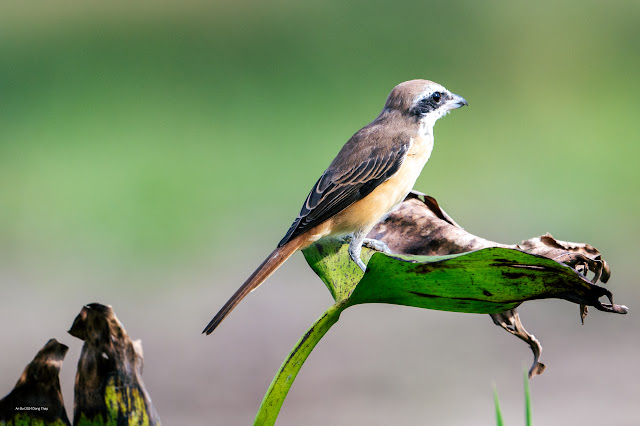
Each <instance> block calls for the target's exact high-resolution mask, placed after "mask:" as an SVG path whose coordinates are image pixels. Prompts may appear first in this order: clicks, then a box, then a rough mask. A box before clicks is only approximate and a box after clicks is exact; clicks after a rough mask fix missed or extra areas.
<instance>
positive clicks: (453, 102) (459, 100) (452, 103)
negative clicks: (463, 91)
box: [445, 93, 469, 111]
mask: <svg viewBox="0 0 640 426" xmlns="http://www.w3.org/2000/svg"><path fill="white" fill-rule="evenodd" d="M465 105H469V104H468V103H467V101H466V99H465V98H463V97H462V96H458V95H456V94H455V93H452V94H451V99H448V100H447V102H446V103H445V108H446V109H447V111H451V110H452V109H458V108H460V107H463V106H465Z"/></svg>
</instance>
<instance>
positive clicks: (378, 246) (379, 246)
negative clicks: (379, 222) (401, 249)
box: [362, 238, 391, 254]
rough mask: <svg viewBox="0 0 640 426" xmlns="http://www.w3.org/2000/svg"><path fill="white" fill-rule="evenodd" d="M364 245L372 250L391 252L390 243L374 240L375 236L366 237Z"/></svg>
mask: <svg viewBox="0 0 640 426" xmlns="http://www.w3.org/2000/svg"><path fill="white" fill-rule="evenodd" d="M362 246H363V247H366V248H369V249H371V250H375V251H379V252H380V253H385V254H391V249H390V248H389V246H388V245H386V244H385V243H383V242H382V241H380V240H374V239H373V238H365V239H364V240H363V241H362Z"/></svg>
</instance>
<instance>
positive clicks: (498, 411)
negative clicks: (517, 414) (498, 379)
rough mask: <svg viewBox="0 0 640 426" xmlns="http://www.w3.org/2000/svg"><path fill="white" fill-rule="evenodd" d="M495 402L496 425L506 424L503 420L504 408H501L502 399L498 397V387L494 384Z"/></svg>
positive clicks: (502, 425)
mask: <svg viewBox="0 0 640 426" xmlns="http://www.w3.org/2000/svg"><path fill="white" fill-rule="evenodd" d="M493 402H494V404H495V406H496V426H504V420H502V410H501V409H500V400H499V398H498V389H496V386H495V385H494V386H493Z"/></svg>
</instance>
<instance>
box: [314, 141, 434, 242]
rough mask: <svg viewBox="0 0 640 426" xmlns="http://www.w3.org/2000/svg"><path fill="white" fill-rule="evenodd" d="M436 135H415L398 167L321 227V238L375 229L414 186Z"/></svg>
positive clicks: (319, 230)
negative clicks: (361, 197) (371, 189)
mask: <svg viewBox="0 0 640 426" xmlns="http://www.w3.org/2000/svg"><path fill="white" fill-rule="evenodd" d="M432 148H433V138H432V137H428V136H427V137H420V136H418V137H415V138H412V140H411V146H410V147H409V150H408V152H407V155H406V157H405V159H404V161H403V162H402V165H401V166H400V168H399V169H398V171H397V172H396V173H395V174H394V175H393V176H391V177H390V178H389V179H387V180H386V181H384V182H383V183H381V184H380V185H378V186H377V187H376V188H375V189H374V190H373V191H372V192H371V193H370V194H368V195H367V196H366V197H364V198H363V199H361V200H358V201H356V202H355V203H353V204H352V205H350V206H349V207H347V208H346V209H344V210H343V211H341V212H340V213H338V214H336V215H335V216H334V217H333V218H331V219H329V220H328V221H327V222H325V223H323V224H322V225H320V226H319V227H318V230H317V237H316V239H317V238H319V237H321V236H325V235H341V234H348V233H351V232H354V231H358V230H367V231H368V230H369V229H371V228H372V227H373V226H374V225H375V224H376V223H378V221H380V219H382V218H383V217H384V216H385V215H387V214H388V213H389V212H390V211H391V210H393V209H394V208H395V207H396V206H397V205H398V204H400V203H401V202H402V201H403V200H404V198H405V197H406V196H407V194H408V193H409V191H411V189H413V186H414V184H415V183H416V179H418V176H420V172H421V171H422V168H423V167H424V165H425V163H426V162H427V160H428V159H429V156H430V155H431V150H432Z"/></svg>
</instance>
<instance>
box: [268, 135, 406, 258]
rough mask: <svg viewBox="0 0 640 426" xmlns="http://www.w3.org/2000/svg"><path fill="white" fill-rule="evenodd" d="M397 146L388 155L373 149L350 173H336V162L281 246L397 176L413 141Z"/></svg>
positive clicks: (356, 163)
mask: <svg viewBox="0 0 640 426" xmlns="http://www.w3.org/2000/svg"><path fill="white" fill-rule="evenodd" d="M394 145H396V146H395V147H394V148H395V149H391V150H384V151H386V152H382V151H383V150H378V151H375V150H372V151H373V152H372V153H371V154H372V155H371V156H370V157H369V158H367V159H362V160H360V161H358V162H354V165H353V166H352V167H349V168H347V169H346V170H336V169H335V168H334V167H332V166H333V164H334V163H335V161H334V163H332V166H330V167H329V168H328V169H327V170H326V171H325V172H324V173H323V174H322V176H320V179H318V181H317V182H316V184H315V185H314V186H313V189H312V190H311V192H310V193H309V195H308V196H307V199H306V200H305V202H304V204H303V205H302V209H301V210H300V214H299V215H298V217H297V218H296V220H295V221H294V222H293V224H292V225H291V227H290V228H289V231H287V234H286V235H285V236H284V238H283V239H282V241H280V244H278V247H282V246H283V245H285V244H286V243H287V242H288V241H290V240H291V239H293V238H295V237H297V236H298V235H301V234H303V233H304V232H306V231H308V230H309V229H311V228H313V227H315V226H317V225H320V224H321V223H322V222H324V221H326V220H327V219H329V218H331V217H332V216H334V215H335V214H337V213H339V212H340V211H342V210H344V209H345V208H347V207H349V206H350V205H351V204H353V203H355V202H356V201H358V200H361V199H362V198H364V197H366V196H367V195H369V194H370V193H371V191H373V190H374V189H375V188H376V187H377V186H378V185H380V184H381V183H383V182H384V181H386V180H387V179H389V178H390V177H391V176H393V175H394V174H395V173H396V172H397V171H398V169H399V168H400V166H401V165H402V161H403V160H404V158H405V155H406V153H407V151H408V150H409V146H410V142H409V141H405V142H401V141H399V143H397V144H394ZM339 171H341V172H342V173H338V172H339Z"/></svg>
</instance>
